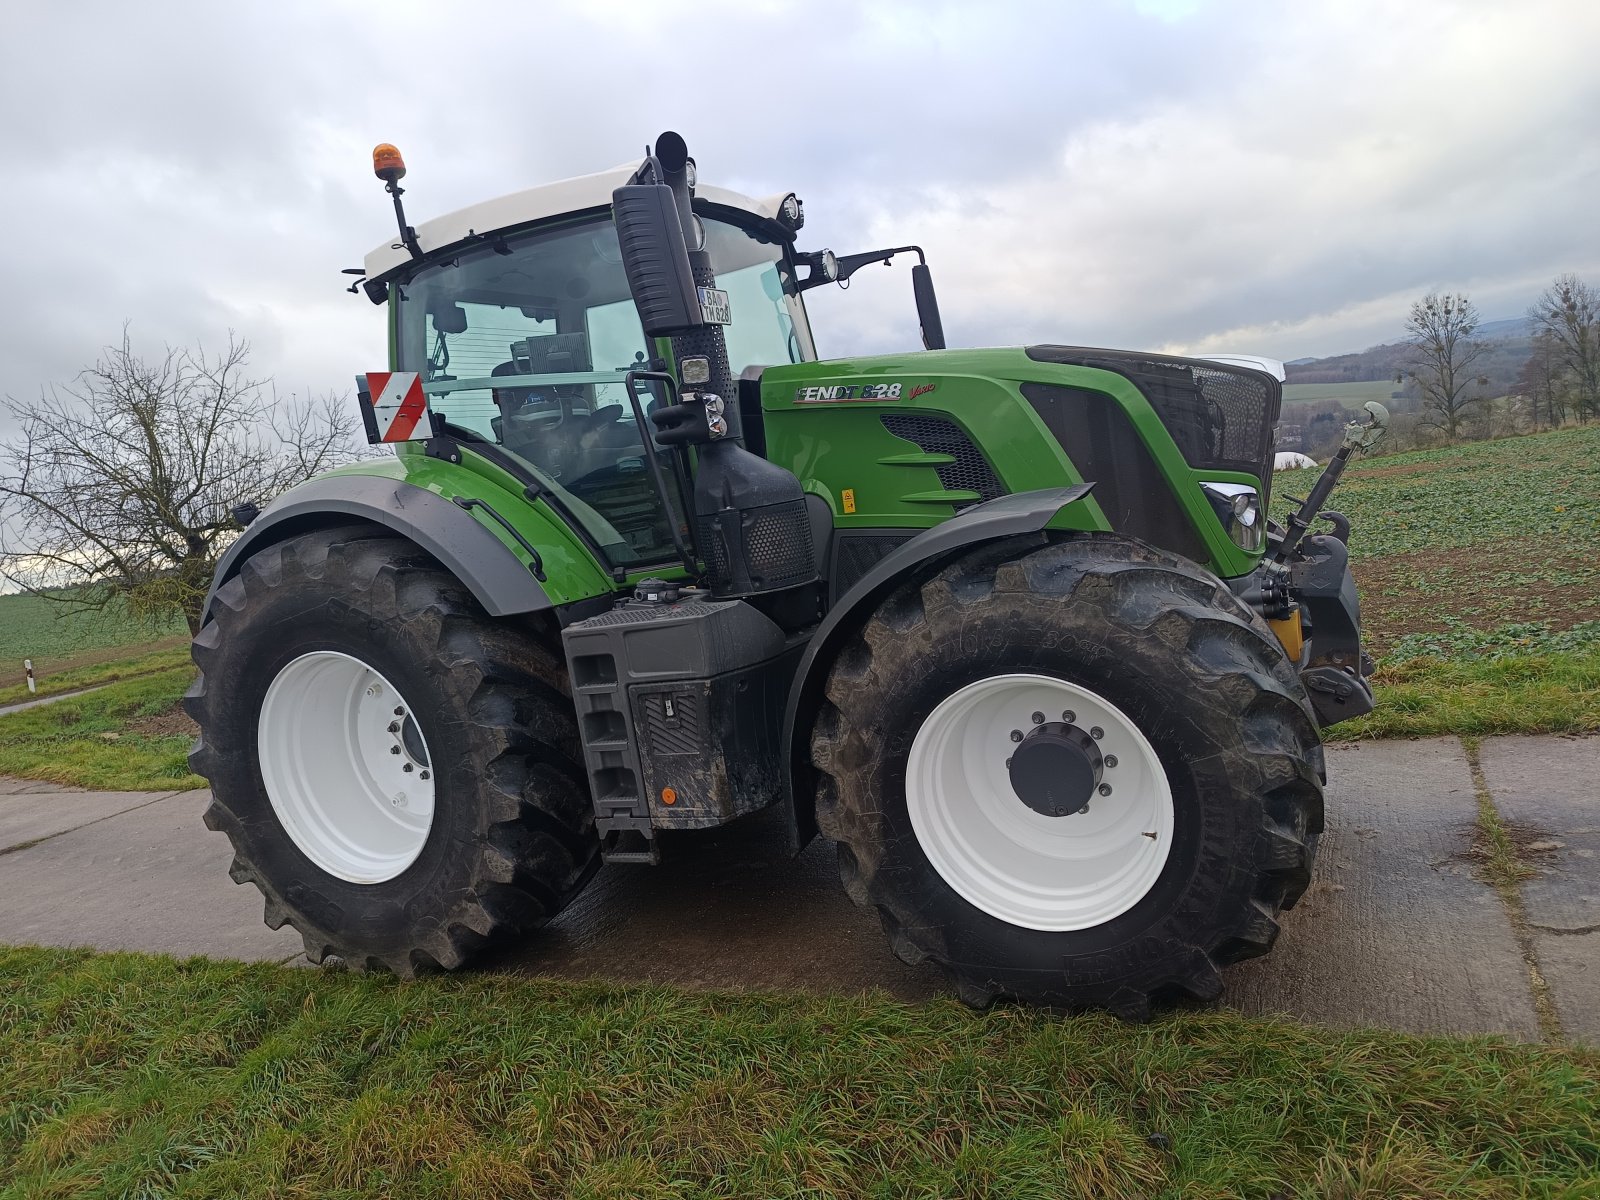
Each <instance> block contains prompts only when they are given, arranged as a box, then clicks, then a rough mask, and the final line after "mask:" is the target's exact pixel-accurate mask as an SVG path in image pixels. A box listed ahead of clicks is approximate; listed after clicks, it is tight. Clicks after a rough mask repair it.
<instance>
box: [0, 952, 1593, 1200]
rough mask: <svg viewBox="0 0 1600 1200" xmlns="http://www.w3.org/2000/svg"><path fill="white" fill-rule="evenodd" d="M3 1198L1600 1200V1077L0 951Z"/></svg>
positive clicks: (1492, 1062) (1214, 1026) (771, 1000)
mask: <svg viewBox="0 0 1600 1200" xmlns="http://www.w3.org/2000/svg"><path fill="white" fill-rule="evenodd" d="M0 977H3V978H5V979H6V980H7V983H8V987H7V988H6V990H5V991H4V992H0V1197H4V1198H5V1200H21V1198H23V1197H28V1198H30V1200H31V1198H34V1197H69V1196H70V1197H85V1198H87V1197H122V1196H175V1197H190V1198H198V1197H230V1198H233V1197H268V1196H272V1197H290V1196H304V1197H311V1196H318V1197H320V1196H338V1197H344V1198H346V1200H356V1198H359V1197H387V1196H402V1195H403V1196H406V1197H488V1196H494V1197H509V1196H557V1195H560V1196H573V1197H602V1196H628V1197H641V1198H643V1197H674V1198H683V1197H699V1196H708V1197H710V1196H715V1197H732V1196H753V1197H776V1196H802V1195H803V1196H819V1197H821V1196H851V1197H901V1196H926V1197H946V1196H970V1197H995V1198H997V1200H1002V1198H1003V1200H1026V1198H1029V1197H1040V1198H1041V1200H1042V1198H1044V1197H1050V1198H1052V1200H1054V1198H1055V1197H1064V1196H1097V1197H1098V1196H1108V1197H1121V1196H1157V1195H1162V1196H1179V1195H1181V1196H1185V1197H1223V1196H1238V1195H1245V1196H1260V1197H1266V1196H1269V1195H1273V1194H1281V1195H1285V1196H1288V1195H1295V1196H1339V1197H1351V1198H1353V1197H1357V1196H1371V1197H1379V1196H1394V1195H1407V1196H1463V1197H1501V1196H1504V1197H1512V1196H1518V1197H1520V1196H1530V1195H1531V1196H1570V1197H1577V1196H1580V1195H1592V1194H1593V1192H1592V1191H1585V1190H1584V1189H1585V1188H1586V1187H1590V1186H1592V1185H1593V1183H1594V1181H1595V1180H1596V1179H1597V1178H1600V1082H1597V1080H1600V1051H1594V1050H1586V1049H1581V1048H1551V1047H1539V1046H1526V1045H1515V1044H1510V1043H1505V1042H1501V1041H1498V1040H1492V1039H1473V1040H1466V1039H1450V1038H1418V1037H1409V1036H1405V1035H1400V1034H1395V1033H1390V1032H1357V1033H1336V1032H1332V1031H1327V1030H1319V1029H1315V1028H1308V1027H1304V1026H1300V1025H1294V1024H1290V1023H1287V1022H1274V1021H1256V1020H1247V1019H1245V1018H1242V1017H1239V1016H1236V1015H1233V1014H1229V1013H1222V1012H1213V1013H1178V1014H1173V1015H1170V1016H1168V1017H1166V1018H1164V1019H1162V1020H1159V1021H1157V1022H1155V1023H1153V1024H1151V1025H1146V1026H1127V1025H1121V1024H1118V1023H1117V1022H1115V1021H1114V1020H1112V1019H1110V1018H1107V1017H1103V1016H1085V1017H1072V1018H1063V1017H1061V1016H1059V1015H1055V1014H1051V1013H1046V1012H1037V1011H1027V1010H1021V1009H1016V1008H1000V1009H997V1010H994V1011H992V1012H989V1013H987V1014H982V1015H978V1014H973V1013H971V1012H969V1011H967V1010H966V1009H964V1008H962V1007H961V1006H960V1005H959V1004H957V1003H956V1002H954V1001H936V1002H934V1003H931V1004H928V1005H921V1006H915V1007H913V1006H906V1005H900V1004H897V1003H894V1002H891V1001H888V1000H886V999H884V998H883V997H881V996H865V997H854V998H846V997H834V998H820V997H805V996H763V995H740V996H728V995H715V994H711V995H705V994H697V995H687V994H684V993H682V992H678V991H674V990H670V989H662V988H620V987H615V986H610V985H601V984H570V983H563V982H558V981H551V980H522V979H512V978H507V977H485V976H476V977H464V978H463V977H446V978H438V977H435V978H428V979H423V980H419V981H416V982H413V983H397V982H395V981H393V980H390V979H386V978H381V977H370V976H355V975H341V974H337V973H328V972H309V971H299V970H292V969H286V968H278V967H271V966H264V965H251V966H247V965H240V964H232V963H221V962H208V961H204V960H191V961H187V962H175V961H173V960H170V959H164V958H157V957H147V956H139V955H127V954H115V955H98V954H93V953H89V952H81V951H60V950H40V949H9V950H7V949H0Z"/></svg>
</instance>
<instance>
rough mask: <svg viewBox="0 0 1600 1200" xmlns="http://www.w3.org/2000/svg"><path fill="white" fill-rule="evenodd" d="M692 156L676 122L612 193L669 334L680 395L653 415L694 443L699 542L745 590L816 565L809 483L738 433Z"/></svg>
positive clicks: (653, 313)
mask: <svg viewBox="0 0 1600 1200" xmlns="http://www.w3.org/2000/svg"><path fill="white" fill-rule="evenodd" d="M694 184H695V163H694V159H692V158H690V157H689V149H688V146H687V145H686V144H685V143H684V140H683V138H682V137H680V136H679V135H678V134H676V133H670V132H669V133H663V134H662V135H661V136H660V137H659V138H657V139H656V144H655V147H654V152H653V153H652V154H651V156H650V157H649V158H647V159H646V160H645V162H644V164H643V165H642V166H641V167H640V168H639V170H638V172H636V173H635V175H634V177H633V179H632V180H631V181H630V182H629V183H628V184H627V185H625V186H623V187H620V188H618V189H617V190H616V192H615V193H614V194H613V196H612V206H613V213H614V216H615V219H616V223H617V233H618V237H619V239H620V241H621V245H622V259H623V269H624V270H625V271H626V273H627V276H628V287H629V290H630V291H631V292H632V293H633V297H634V303H635V305H636V306H637V307H638V309H639V317H640V322H641V324H642V325H643V326H644V330H645V333H646V335H647V336H650V337H668V338H670V339H671V341H672V351H673V358H674V359H675V360H676V363H677V369H678V378H679V383H680V385H681V387H680V397H681V398H680V399H679V401H678V403H676V404H671V405H666V406H663V407H658V408H657V409H656V410H655V411H654V412H652V413H651V414H650V420H651V421H652V422H653V423H654V424H655V426H656V428H657V430H658V432H657V434H656V441H657V442H659V443H660V444H661V445H663V446H673V447H689V446H695V447H697V448H698V452H697V455H696V459H697V462H696V469H695V481H694V492H693V496H692V498H691V499H692V503H693V506H694V531H695V548H696V550H697V551H698V553H699V555H700V557H701V558H702V559H703V560H704V562H705V566H706V575H707V582H708V584H709V586H710V589H711V593H712V595H714V596H718V597H730V598H731V597H746V596H754V595H760V594H762V593H765V592H776V591H782V590H784V589H787V588H792V587H798V586H800V585H802V584H807V583H810V582H812V581H813V580H815V579H816V577H817V568H816V551H815V548H814V547H813V546H812V543H811V523H810V521H809V519H808V518H807V515H806V505H805V493H804V491H803V490H802V489H801V487H800V481H799V480H798V479H796V478H795V477H794V475H793V474H792V473H791V472H789V471H786V470H784V469H783V468H782V467H780V466H778V465H776V464H775V463H771V462H768V461H767V460H766V459H764V458H759V457H757V456H756V455H754V454H751V453H750V452H749V451H748V450H746V449H745V448H744V446H743V445H742V439H741V437H740V429H739V417H738V403H737V399H736V396H737V393H736V392H735V391H734V381H733V372H732V370H731V369H730V367H729V365H728V346H727V340H726V338H725V337H724V336H723V332H722V326H723V325H724V324H726V323H728V321H729V319H730V316H731V314H730V313H729V312H728V310H727V297H726V295H725V294H724V293H722V292H719V291H718V290H717V286H716V284H717V280H716V275H715V272H714V271H713V270H712V267H711V255H710V253H709V252H708V250H707V249H706V244H705V227H704V226H703V225H702V224H701V222H700V219H699V218H698V217H696V216H695V214H694Z"/></svg>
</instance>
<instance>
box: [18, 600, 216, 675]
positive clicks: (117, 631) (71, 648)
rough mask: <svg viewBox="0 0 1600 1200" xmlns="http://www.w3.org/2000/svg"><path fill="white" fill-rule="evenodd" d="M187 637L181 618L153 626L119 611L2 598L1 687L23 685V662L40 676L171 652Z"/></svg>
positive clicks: (43, 601)
mask: <svg viewBox="0 0 1600 1200" xmlns="http://www.w3.org/2000/svg"><path fill="white" fill-rule="evenodd" d="M187 636H188V630H187V628H186V627H185V625H184V623H183V620H182V618H180V617H174V618H172V619H171V620H168V621H163V622H157V623H154V624H152V623H151V622H148V621H139V620H135V619H133V618H132V617H130V616H128V615H127V613H125V612H122V611H120V610H107V611H105V612H100V613H92V612H83V611H73V610H72V609H71V608H69V607H68V606H67V605H64V604H58V603H55V602H53V601H50V600H47V599H45V598H43V597H41V596H30V595H21V594H16V595H7V596H0V688H9V687H13V686H15V685H16V684H18V683H21V682H22V681H23V678H24V671H23V666H22V662H23V660H24V659H27V658H31V659H33V669H34V673H35V674H36V675H38V676H40V677H44V676H47V675H52V674H55V673H56V672H58V671H65V670H72V669H74V668H77V667H83V666H88V665H91V664H94V663H100V662H108V661H112V660H115V659H118V658H122V657H126V656H127V655H128V654H129V653H130V652H145V651H149V650H154V649H167V648H171V647H173V646H176V645H179V644H182V643H184V642H186V641H187Z"/></svg>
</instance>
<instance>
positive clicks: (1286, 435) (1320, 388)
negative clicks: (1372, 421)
mask: <svg viewBox="0 0 1600 1200" xmlns="http://www.w3.org/2000/svg"><path fill="white" fill-rule="evenodd" d="M1475 340H1477V341H1480V342H1483V343H1484V344H1485V346H1486V349H1485V351H1484V353H1483V354H1482V355H1481V356H1479V358H1478V359H1477V361H1476V362H1474V363H1473V368H1474V370H1476V371H1477V372H1478V374H1480V375H1482V376H1484V377H1486V378H1487V380H1488V383H1487V385H1486V387H1485V388H1484V390H1485V391H1486V392H1488V394H1489V395H1491V396H1503V395H1505V394H1506V393H1508V392H1510V391H1511V390H1512V388H1513V387H1515V385H1516V380H1517V376H1518V375H1519V374H1520V373H1521V371H1522V367H1523V364H1525V363H1526V362H1527V361H1528V355H1529V354H1530V353H1531V351H1532V348H1533V333H1532V329H1531V326H1530V323H1529V321H1528V319H1527V318H1526V317H1512V318H1509V319H1506V320H1500V321H1485V322H1484V323H1483V324H1482V325H1480V326H1478V331H1477V334H1476V335H1475ZM1410 356H1411V347H1410V346H1408V345H1406V344H1405V343H1404V342H1386V343H1384V344H1383V345H1381V346H1372V347H1369V348H1368V349H1366V350H1362V351H1361V352H1360V353H1357V354H1335V355H1332V356H1331V357H1328V358H1296V359H1291V360H1290V361H1288V362H1286V363H1284V374H1285V376H1286V377H1287V379H1286V382H1285V383H1284V387H1283V418H1282V420H1281V422H1280V423H1279V427H1278V445H1277V448H1278V449H1279V450H1299V451H1302V452H1305V453H1310V454H1325V453H1327V452H1328V451H1329V449H1330V448H1331V447H1332V446H1333V445H1335V444H1336V443H1337V441H1338V437H1339V431H1340V429H1342V427H1343V425H1344V422H1345V421H1347V420H1349V419H1350V418H1351V417H1352V416H1353V415H1354V414H1355V413H1357V412H1358V411H1360V408H1361V406H1362V405H1363V404H1365V403H1366V402H1367V401H1368V400H1377V401H1378V402H1379V403H1381V404H1384V405H1385V406H1387V407H1388V408H1389V409H1390V410H1391V411H1392V412H1395V413H1403V412H1414V411H1415V410H1416V409H1417V407H1418V405H1419V403H1420V400H1419V398H1418V396H1417V394H1416V389H1415V388H1413V387H1410V386H1408V385H1402V384H1399V383H1396V382H1395V376H1396V375H1398V374H1400V373H1401V372H1402V370H1403V369H1404V367H1405V365H1406V362H1407V360H1408V359H1409V358H1410Z"/></svg>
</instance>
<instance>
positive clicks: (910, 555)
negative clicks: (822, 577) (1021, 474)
mask: <svg viewBox="0 0 1600 1200" xmlns="http://www.w3.org/2000/svg"><path fill="white" fill-rule="evenodd" d="M1093 487H1094V484H1092V483H1080V484H1075V485H1073V486H1072V487H1063V488H1044V489H1040V490H1038V491H1030V492H1014V493H1012V494H1011V495H1008V496H1000V497H997V498H996V499H993V500H989V501H987V502H985V503H983V504H975V505H973V506H972V507H971V508H969V509H967V510H966V511H964V512H962V513H961V514H960V515H958V516H955V517H952V518H951V519H950V520H948V521H945V522H943V523H941V524H939V525H935V526H933V527H932V528H931V529H926V530H924V531H923V532H921V533H919V534H918V535H917V536H916V537H914V538H912V539H911V540H910V541H908V542H905V543H904V544H902V545H900V546H898V547H896V548H895V549H894V550H892V551H890V552H889V553H888V554H886V555H884V557H883V558H882V559H880V560H879V561H878V562H877V563H876V564H874V565H873V567H872V569H871V570H869V571H868V572H867V573H866V574H865V575H863V576H862V577H861V578H860V579H858V580H857V581H856V583H855V585H854V586H853V587H851V589H850V590H849V591H848V592H846V593H845V594H844V595H843V596H841V597H840V598H839V601H838V603H836V604H835V605H834V606H833V607H832V608H830V609H829V610H828V615H827V616H826V617H824V618H823V619H822V622H821V624H819V625H818V626H817V631H816V633H815V634H813V635H812V638H811V641H810V644H809V645H807V647H806V652H805V654H804V655H803V656H802V657H801V659H800V665H799V667H798V668H797V669H796V671H795V677H794V682H793V683H792V684H791V686H790V688H789V703H788V707H787V709H786V710H785V712H784V717H783V741H782V746H783V757H784V763H783V767H784V771H783V778H784V779H785V781H786V784H787V787H788V790H789V796H788V799H789V804H788V808H789V810H790V812H791V813H792V815H793V821H792V822H791V825H790V836H791V842H790V845H791V849H793V850H794V851H796V852H798V851H799V849H800V848H801V847H802V846H804V845H805V844H806V843H807V842H809V841H810V840H811V838H812V837H813V836H815V834H816V819H815V816H814V814H813V811H812V805H813V796H812V789H811V788H810V764H809V761H808V758H807V754H806V747H805V745H804V744H803V739H804V738H805V737H806V735H807V734H808V733H809V732H810V729H811V721H812V718H813V717H814V716H815V714H816V711H817V706H818V704H819V703H820V702H821V699H822V689H823V686H824V684H825V683H826V682H827V677H828V669H829V667H830V666H831V665H832V663H833V658H834V655H835V654H837V653H838V651H839V650H840V649H841V648H842V646H843V645H844V643H845V641H846V639H847V638H848V637H849V636H850V635H851V634H852V633H854V632H855V631H856V630H857V629H858V628H859V627H860V626H861V624H862V622H863V621H864V620H865V619H866V618H867V616H868V615H870V614H871V612H872V611H873V609H874V608H876V607H877V605H878V603H879V602H880V601H881V600H882V599H883V598H884V596H886V595H887V594H888V593H889V592H890V591H892V590H893V589H894V588H895V587H897V586H899V584H901V583H902V582H904V580H905V579H906V577H907V576H908V575H910V574H911V573H912V572H914V571H916V570H919V569H922V568H926V567H927V566H928V565H930V564H932V563H934V562H936V561H938V560H941V559H945V558H948V557H950V556H951V555H953V554H955V553H956V552H958V551H962V550H967V549H970V548H971V547H973V546H976V545H978V544H980V543H982V542H993V541H998V540H1000V539H1001V538H1008V537H1017V536H1019V535H1023V534H1030V533H1040V532H1042V531H1043V530H1044V528H1045V526H1046V525H1048V524H1049V523H1050V520H1051V518H1053V517H1054V516H1055V515H1056V514H1057V513H1058V512H1060V511H1061V510H1062V509H1063V508H1065V507H1066V506H1067V505H1069V504H1072V503H1073V502H1074V501H1077V500H1082V499H1083V498H1084V497H1085V496H1087V495H1088V494H1089V491H1090V489H1092V488H1093Z"/></svg>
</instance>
